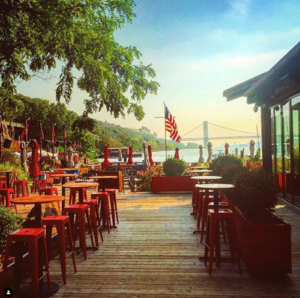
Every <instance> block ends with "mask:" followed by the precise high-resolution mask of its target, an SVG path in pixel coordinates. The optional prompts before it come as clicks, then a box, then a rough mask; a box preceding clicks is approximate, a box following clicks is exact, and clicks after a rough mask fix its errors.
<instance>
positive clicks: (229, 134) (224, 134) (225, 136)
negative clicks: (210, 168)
mask: <svg viewBox="0 0 300 298" xmlns="http://www.w3.org/2000/svg"><path fill="white" fill-rule="evenodd" d="M201 126H203V129H202V132H203V136H200V137H185V136H187V135H188V134H190V133H191V132H193V131H195V130H196V129H198V128H200V127H201ZM209 128H210V129H209ZM211 130H214V136H210V132H211ZM256 138H260V135H258V134H257V133H254V132H246V131H241V130H237V129H232V128H228V127H224V126H220V125H217V124H213V123H210V122H208V121H204V122H203V123H201V124H200V125H198V126H196V127H195V128H193V129H192V130H190V131H189V132H188V133H186V134H184V135H183V136H182V141H199V140H201V141H203V146H204V147H206V146H207V143H208V142H209V141H211V140H229V139H256Z"/></svg>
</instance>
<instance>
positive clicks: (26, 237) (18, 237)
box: [1, 229, 52, 298]
mask: <svg viewBox="0 0 300 298" xmlns="http://www.w3.org/2000/svg"><path fill="white" fill-rule="evenodd" d="M13 241H15V242H16V243H17V245H19V247H18V249H16V251H17V254H16V258H15V272H16V276H15V288H16V291H17V292H18V290H19V287H20V283H21V271H22V270H21V262H22V251H23V249H22V246H23V243H24V242H25V243H27V245H28V251H29V260H30V263H29V264H30V270H31V285H32V294H33V296H32V297H37V298H38V297H39V296H40V284H39V281H40V280H41V279H42V278H43V276H44V274H42V272H39V269H41V267H39V262H42V260H39V255H40V253H39V252H41V251H40V250H39V245H41V248H42V254H43V255H44V263H45V271H46V275H47V279H48V287H49V292H50V294H52V288H51V283H50V275H49V263H48V255H47V249H46V241H45V237H44V229H18V230H16V231H14V232H12V233H10V234H8V236H7V243H6V250H5V259H4V263H3V276H2V284H1V288H3V284H4V279H5V275H6V271H7V264H8V258H9V252H10V247H11V244H12V242H13ZM39 275H41V276H39Z"/></svg>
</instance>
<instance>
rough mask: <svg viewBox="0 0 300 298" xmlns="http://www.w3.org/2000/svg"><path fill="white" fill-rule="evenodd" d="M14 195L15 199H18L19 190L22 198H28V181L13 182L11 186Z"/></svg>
mask: <svg viewBox="0 0 300 298" xmlns="http://www.w3.org/2000/svg"><path fill="white" fill-rule="evenodd" d="M13 187H14V190H15V194H16V196H17V197H19V194H20V188H21V191H22V197H25V196H26V193H27V196H29V190H28V181H27V180H15V181H14V184H13Z"/></svg>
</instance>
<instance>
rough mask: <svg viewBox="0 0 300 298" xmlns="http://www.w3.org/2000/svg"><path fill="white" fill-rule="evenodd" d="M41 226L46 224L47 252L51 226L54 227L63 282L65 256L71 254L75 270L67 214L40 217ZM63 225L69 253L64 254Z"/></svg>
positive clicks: (64, 279)
mask: <svg viewBox="0 0 300 298" xmlns="http://www.w3.org/2000/svg"><path fill="white" fill-rule="evenodd" d="M42 224H43V226H46V242H47V249H48V252H49V251H50V248H51V236H52V227H53V226H55V227H56V231H57V235H58V243H59V256H60V257H59V259H60V264H61V272H62V277H63V281H64V284H66V282H67V269H66V257H67V256H69V255H72V261H73V267H74V272H75V273H76V272H77V269H76V264H75V256H74V246H73V240H72V232H71V224H70V218H69V216H67V215H49V216H46V217H44V218H43V219H42ZM65 227H67V230H68V240H69V249H70V253H69V254H68V255H67V256H66V242H65V238H66V235H65Z"/></svg>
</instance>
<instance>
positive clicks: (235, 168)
mask: <svg viewBox="0 0 300 298" xmlns="http://www.w3.org/2000/svg"><path fill="white" fill-rule="evenodd" d="M245 171H248V170H247V169H246V168H245V167H243V166H242V164H238V163H233V164H228V165H226V166H225V167H224V168H223V170H222V172H221V176H222V182H224V183H233V182H234V181H235V179H236V176H238V175H240V173H241V172H245Z"/></svg>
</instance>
